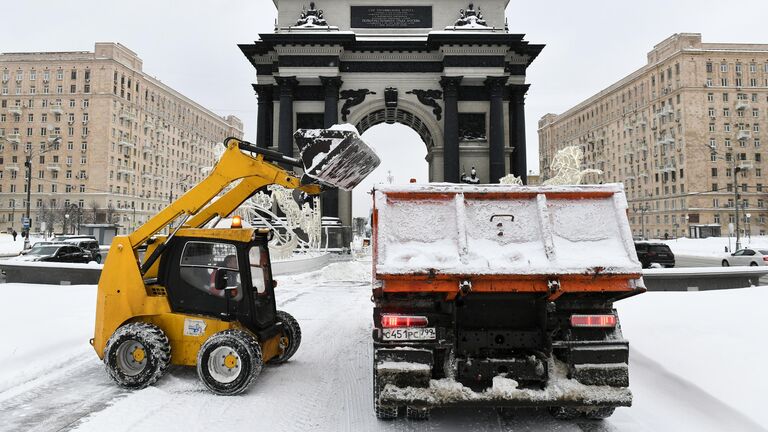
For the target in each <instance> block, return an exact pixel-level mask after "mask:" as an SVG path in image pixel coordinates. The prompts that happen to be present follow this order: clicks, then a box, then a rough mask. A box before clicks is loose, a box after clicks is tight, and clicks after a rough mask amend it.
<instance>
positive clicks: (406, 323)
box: [381, 315, 427, 328]
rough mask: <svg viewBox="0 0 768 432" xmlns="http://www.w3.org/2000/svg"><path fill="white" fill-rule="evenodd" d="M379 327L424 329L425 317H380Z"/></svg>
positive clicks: (425, 324)
mask: <svg viewBox="0 0 768 432" xmlns="http://www.w3.org/2000/svg"><path fill="white" fill-rule="evenodd" d="M381 326H382V327H384V328H393V327H426V326H427V317H425V316H411V315H382V316H381Z"/></svg>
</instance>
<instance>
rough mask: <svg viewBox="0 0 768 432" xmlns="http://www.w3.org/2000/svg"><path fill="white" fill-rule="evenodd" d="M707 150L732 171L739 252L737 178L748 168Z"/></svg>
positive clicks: (713, 150) (733, 159)
mask: <svg viewBox="0 0 768 432" xmlns="http://www.w3.org/2000/svg"><path fill="white" fill-rule="evenodd" d="M707 148H709V150H710V152H711V154H712V156H713V157H715V158H717V159H720V160H724V161H726V162H728V163H729V165H730V166H731V169H732V171H733V199H734V202H733V211H734V212H735V216H736V250H739V249H741V233H740V232H739V198H740V195H739V184H738V177H739V173H740V172H743V171H747V169H748V168H747V167H742V166H736V158H735V157H731V158H730V159H728V158H722V157H720V156H717V151H716V150H715V148H714V147H709V146H707Z"/></svg>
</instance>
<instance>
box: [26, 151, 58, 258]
mask: <svg viewBox="0 0 768 432" xmlns="http://www.w3.org/2000/svg"><path fill="white" fill-rule="evenodd" d="M60 142H61V137H56V138H55V139H54V140H53V142H52V143H51V145H49V147H48V148H46V149H44V150H41V151H40V153H38V154H43V153H45V152H47V151H49V150H51V149H52V148H54V147H55V146H56V145H58V143H60ZM26 156H27V157H26V161H25V162H24V166H25V167H26V168H27V203H26V205H27V213H26V217H25V220H26V222H25V223H24V224H23V225H22V232H23V233H24V249H29V229H30V228H31V227H32V219H30V217H29V211H30V209H31V208H32V196H31V195H32V156H34V155H33V154H32V149H30V150H29V152H27V155H26Z"/></svg>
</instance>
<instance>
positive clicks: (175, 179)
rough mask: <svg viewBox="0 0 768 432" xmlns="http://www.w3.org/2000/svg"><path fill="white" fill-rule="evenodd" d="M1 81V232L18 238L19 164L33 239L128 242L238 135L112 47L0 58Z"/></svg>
mask: <svg viewBox="0 0 768 432" xmlns="http://www.w3.org/2000/svg"><path fill="white" fill-rule="evenodd" d="M0 78H2V83H0V227H2V228H3V229H9V228H11V227H14V228H15V229H16V230H19V231H20V228H21V217H22V214H23V213H24V212H25V211H26V205H27V181H26V165H25V163H26V161H27V158H29V160H30V162H31V173H32V175H31V191H30V202H31V211H30V216H31V220H32V221H31V225H32V226H31V229H32V230H33V231H36V230H39V229H41V227H42V223H46V225H47V229H48V230H51V229H54V230H56V231H61V230H63V229H65V228H67V230H68V231H72V230H73V229H74V228H73V227H74V225H75V223H78V222H80V223H85V222H91V223H116V224H118V225H119V226H120V232H121V233H127V232H130V231H131V230H132V229H133V228H134V227H135V226H138V225H140V224H141V223H143V222H144V221H146V220H147V219H148V218H149V217H151V216H152V215H154V214H155V213H157V212H158V211H159V210H161V209H162V208H163V207H164V206H165V205H167V204H168V203H169V201H170V200H171V199H172V198H173V197H177V196H178V195H179V194H180V193H182V192H184V191H185V190H186V189H188V188H189V187H191V186H192V185H194V184H196V183H197V182H198V181H200V180H201V179H202V178H203V176H204V172H203V169H204V168H206V167H210V166H212V165H213V164H214V163H215V158H216V155H215V150H214V147H215V144H216V143H219V142H222V141H223V140H224V138H226V137H228V136H234V137H237V138H242V135H243V125H242V122H241V121H240V120H239V119H238V118H237V117H234V116H227V117H221V116H218V115H217V114H215V113H213V112H211V111H210V110H208V109H206V108H204V107H202V106H200V105H199V104H197V103H195V102H194V101H192V100H191V99H189V98H187V97H185V96H184V95H183V94H181V93H180V92H178V91H176V90H174V89H172V88H170V87H169V86H167V85H165V84H163V83H162V82H160V81H159V80H157V79H156V78H153V77H151V76H149V75H148V74H146V73H144V72H143V71H142V60H141V59H140V58H139V57H138V56H137V55H136V53H134V52H133V51H131V50H129V49H128V48H126V47H124V46H122V45H120V44H116V43H96V44H95V49H94V51H93V52H87V51H86V52H39V53H33V52H29V53H2V54H0ZM52 225H53V227H52ZM65 225H66V227H65Z"/></svg>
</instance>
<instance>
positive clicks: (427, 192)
mask: <svg viewBox="0 0 768 432" xmlns="http://www.w3.org/2000/svg"><path fill="white" fill-rule="evenodd" d="M557 193H579V194H590V193H594V194H593V195H591V196H589V195H588V197H586V198H574V197H573V196H572V195H567V196H561V197H557V195H556V194H557ZM600 193H602V194H600ZM606 193H608V194H610V195H608V196H605V194H606ZM415 194H419V195H417V196H418V198H414V195H415ZM547 194H550V195H547ZM374 200H375V203H376V209H377V212H378V232H377V248H378V255H377V262H376V271H377V273H379V274H408V273H428V272H430V270H431V269H434V270H435V271H436V272H438V273H447V274H507V273H513V274H581V273H585V272H588V273H591V272H594V271H595V270H594V269H600V271H601V272H602V273H614V274H627V273H639V272H640V271H641V270H640V265H639V263H638V261H637V258H636V255H635V252H634V245H633V243H632V240H631V238H632V235H631V232H630V230H629V224H628V222H627V218H626V213H625V212H626V200H625V198H624V193H623V190H622V189H621V186H620V185H601V186H594V185H591V186H589V187H587V186H584V187H582V186H573V187H565V186H559V187H524V186H510V185H479V186H460V185H447V184H427V185H405V186H403V185H398V186H382V187H380V188H378V189H377V190H376V191H375V198H374Z"/></svg>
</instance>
